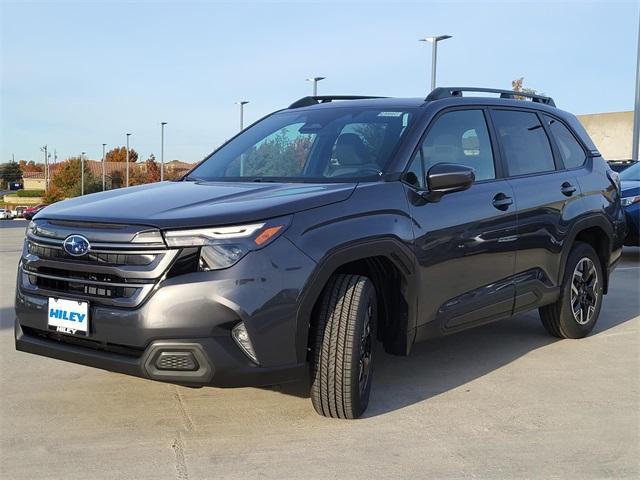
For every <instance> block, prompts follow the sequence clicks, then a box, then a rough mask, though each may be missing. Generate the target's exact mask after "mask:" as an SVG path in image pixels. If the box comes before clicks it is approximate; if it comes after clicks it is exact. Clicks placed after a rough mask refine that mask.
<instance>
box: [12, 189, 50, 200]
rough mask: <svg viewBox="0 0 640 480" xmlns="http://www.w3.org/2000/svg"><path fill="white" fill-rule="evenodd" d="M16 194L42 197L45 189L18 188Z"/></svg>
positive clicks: (27, 196)
mask: <svg viewBox="0 0 640 480" xmlns="http://www.w3.org/2000/svg"><path fill="white" fill-rule="evenodd" d="M16 195H17V196H19V197H23V198H33V197H41V196H43V195H44V190H18V191H17V192H16Z"/></svg>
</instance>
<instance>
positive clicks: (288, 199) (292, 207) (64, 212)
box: [35, 182, 356, 228]
mask: <svg viewBox="0 0 640 480" xmlns="http://www.w3.org/2000/svg"><path fill="white" fill-rule="evenodd" d="M355 186H356V184H354V183H348V184H345V183H335V184H308V183H249V182H242V183H231V182H161V183H153V184H148V185H140V186H137V187H130V188H122V189H117V190H110V191H108V192H100V193H94V194H91V195H85V196H83V197H76V198H72V199H69V200H65V201H62V202H59V203H55V204H53V205H50V206H48V207H47V208H46V209H44V210H43V211H41V212H40V213H38V214H37V215H36V217H35V218H38V219H50V220H75V221H87V222H102V223H120V224H136V225H149V226H153V227H157V228H178V227H188V228H191V227H205V226H211V225H225V224H227V225H229V224H238V223H245V222H252V221H255V220H263V219H267V218H272V217H279V216H282V215H288V214H291V213H294V212H298V211H302V210H308V209H310V208H316V207H320V206H323V205H328V204H330V203H335V202H340V201H343V200H346V199H347V198H349V196H350V195H351V193H352V192H353V190H354V188H355Z"/></svg>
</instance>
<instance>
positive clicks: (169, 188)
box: [15, 88, 625, 418]
mask: <svg viewBox="0 0 640 480" xmlns="http://www.w3.org/2000/svg"><path fill="white" fill-rule="evenodd" d="M476 91H482V92H492V93H496V94H497V95H498V98H487V97H477V96H476V97H474V96H473V92H476ZM469 94H471V95H469ZM525 99H526V100H528V101H524V100H525ZM624 218H625V217H624V213H623V211H622V209H621V205H620V185H619V181H618V178H617V174H615V173H614V172H612V171H611V170H610V169H609V167H608V166H607V164H606V162H605V161H604V160H603V159H602V157H601V156H600V153H599V152H598V150H597V149H596V147H595V146H594V144H593V143H592V141H591V140H590V139H589V137H588V135H587V134H586V133H585V131H584V129H583V128H582V127H581V126H580V124H579V123H578V121H577V120H576V118H575V117H574V116H573V115H571V114H570V113H567V112H563V111H561V110H559V109H557V108H556V107H555V104H554V102H553V100H552V99H551V98H549V97H544V96H539V95H527V94H521V93H518V94H515V93H514V92H510V91H502V90H490V89H477V88H438V89H436V90H434V91H433V92H431V93H430V94H429V96H428V97H427V98H426V99H425V98H415V99H398V98H374V97H351V96H342V97H305V98H302V99H300V100H298V101H296V102H295V103H293V104H292V105H291V106H289V108H286V109H283V110H280V111H277V112H275V113H273V114H271V115H269V116H267V117H265V118H263V119H262V120H260V121H258V122H256V123H255V124H253V125H251V126H250V127H248V128H247V129H245V130H244V131H242V132H241V133H240V134H238V135H237V136H236V137H234V138H233V139H231V140H230V141H229V142H227V143H226V144H224V145H223V146H221V147H220V148H219V149H217V150H216V151H214V152H213V153H212V154H210V155H209V156H208V157H207V158H206V159H204V160H203V161H202V162H201V163H200V164H198V165H197V166H196V167H195V168H194V169H193V170H192V171H191V172H189V173H188V174H187V175H186V176H185V177H184V178H182V179H181V180H179V181H172V182H161V183H155V184H151V185H142V186H136V187H132V188H124V189H119V190H112V191H107V192H102V193H95V194H92V195H87V196H84V197H81V198H74V199H70V200H66V201H63V202H60V203H57V204H55V205H52V206H49V207H47V208H45V209H44V210H42V211H40V212H39V213H38V214H37V215H36V216H35V217H34V219H33V221H32V222H31V223H30V224H29V227H28V229H27V232H26V238H25V242H24V250H23V253H22V256H21V259H20V263H19V266H18V275H17V284H18V285H17V289H16V300H15V306H16V322H15V343H16V348H17V349H18V350H21V351H24V352H30V353H33V354H37V355H44V356H47V357H52V358H56V359H60V360H65V361H70V362H76V363H80V364H83V365H88V366H92V367H98V368H102V369H107V370H111V371H114V372H120V373H124V374H129V375H135V376H138V377H143V378H147V379H152V380H159V381H165V382H173V383H176V384H181V385H188V386H198V387H199V386H207V385H215V386H221V387H233V386H247V385H253V386H259V385H271V384H279V383H284V382H292V381H300V380H305V379H308V380H309V382H310V397H311V400H312V403H313V406H314V407H315V409H316V410H317V411H318V412H319V413H320V414H322V415H326V416H330V417H339V418H355V417H358V416H360V415H361V414H362V413H363V412H364V411H365V408H366V407H367V404H368V402H369V394H370V391H371V385H372V382H373V377H374V363H375V358H376V351H377V349H376V345H378V344H380V348H384V349H385V350H386V351H387V352H389V353H391V354H396V355H408V354H409V353H410V351H411V347H412V346H413V345H414V344H415V343H416V342H419V341H422V340H425V339H428V338H432V337H437V336H441V335H449V334H452V333H455V332H458V331H461V330H464V329H467V328H471V327H475V326H478V325H482V324H485V323H487V322H492V321H496V320H501V319H507V318H509V317H512V316H513V315H516V314H519V313H521V312H525V311H528V310H532V309H539V311H540V317H541V320H542V325H543V326H544V328H545V329H546V330H547V331H548V332H549V333H550V334H551V335H553V336H556V337H560V338H580V337H584V336H585V335H587V334H588V333H589V332H590V331H591V330H592V329H593V328H594V325H595V323H596V321H597V319H598V315H599V313H600V309H601V307H602V299H603V295H604V294H606V293H607V289H608V286H609V276H610V274H611V272H612V270H613V268H614V266H615V265H616V263H617V262H618V260H619V258H620V253H621V247H622V241H623V239H624V234H625V223H624V222H625V220H624ZM378 351H379V350H378ZM426 368H435V367H434V366H432V367H429V366H426Z"/></svg>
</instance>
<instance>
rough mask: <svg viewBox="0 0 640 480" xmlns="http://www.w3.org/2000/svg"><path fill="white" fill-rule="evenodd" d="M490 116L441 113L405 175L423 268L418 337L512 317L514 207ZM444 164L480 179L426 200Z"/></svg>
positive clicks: (477, 112) (473, 112)
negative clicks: (430, 181) (433, 175)
mask: <svg viewBox="0 0 640 480" xmlns="http://www.w3.org/2000/svg"><path fill="white" fill-rule="evenodd" d="M486 115H487V112H485V111H484V110H483V109H482V108H478V109H465V110H461V109H455V110H450V111H445V112H444V113H442V114H440V115H439V116H438V117H437V118H436V120H435V121H434V122H433V123H432V125H431V126H430V128H429V130H428V132H427V134H426V136H425V137H424V139H423V141H422V144H421V146H420V148H419V149H418V151H417V153H416V156H415V158H414V159H413V161H412V164H411V167H410V169H409V172H408V173H407V174H406V175H405V179H406V180H407V183H409V184H411V186H410V187H409V186H408V187H407V190H408V198H409V204H410V209H411V213H412V216H413V220H414V229H415V238H416V240H415V244H414V250H415V255H416V258H417V260H418V263H419V267H420V283H421V287H420V298H419V302H418V310H419V318H420V323H419V325H421V326H422V328H419V330H418V339H420V338H421V337H424V336H431V335H433V334H436V333H449V332H453V331H456V330H460V329H464V328H467V327H469V326H472V325H476V324H479V323H485V322H488V321H493V320H497V319H500V318H505V317H508V316H510V315H511V312H512V309H513V297H514V286H513V278H512V277H513V274H514V264H515V253H516V251H515V249H516V241H515V240H516V215H515V204H514V201H513V190H512V188H511V186H510V185H509V183H508V182H507V181H506V180H502V179H500V175H499V173H498V172H499V168H497V167H496V165H497V164H496V162H495V161H494V152H493V150H494V146H493V145H492V141H491V138H490V136H489V132H488V128H487V121H486ZM437 163H458V164H463V165H467V166H470V167H473V168H474V169H475V171H476V182H475V183H474V184H473V185H472V186H471V187H470V188H469V189H468V190H465V191H462V192H455V193H450V194H447V195H444V196H443V197H442V198H441V199H440V201H438V202H427V201H425V200H424V199H423V198H422V197H421V196H420V195H418V192H419V191H420V190H421V189H424V188H426V186H425V180H424V179H425V174H426V173H427V172H428V170H429V168H430V167H432V166H433V165H435V164H437Z"/></svg>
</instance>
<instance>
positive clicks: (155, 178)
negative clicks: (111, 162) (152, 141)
mask: <svg viewBox="0 0 640 480" xmlns="http://www.w3.org/2000/svg"><path fill="white" fill-rule="evenodd" d="M159 181H160V166H159V165H158V162H156V157H155V155H153V153H152V154H151V155H149V158H148V159H147V160H146V161H145V162H144V163H143V164H142V165H135V167H134V168H133V170H132V172H131V176H130V178H129V185H142V184H145V183H154V182H159Z"/></svg>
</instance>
